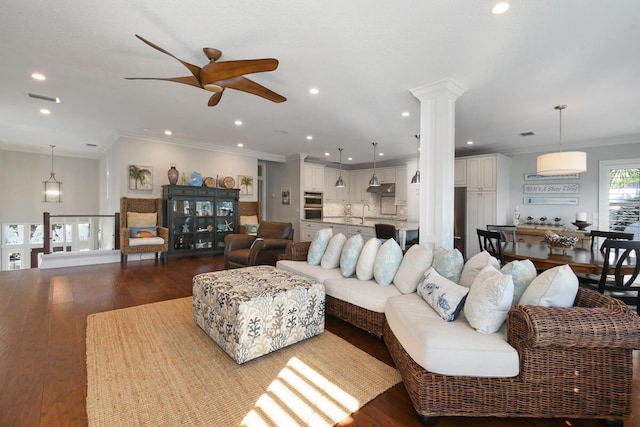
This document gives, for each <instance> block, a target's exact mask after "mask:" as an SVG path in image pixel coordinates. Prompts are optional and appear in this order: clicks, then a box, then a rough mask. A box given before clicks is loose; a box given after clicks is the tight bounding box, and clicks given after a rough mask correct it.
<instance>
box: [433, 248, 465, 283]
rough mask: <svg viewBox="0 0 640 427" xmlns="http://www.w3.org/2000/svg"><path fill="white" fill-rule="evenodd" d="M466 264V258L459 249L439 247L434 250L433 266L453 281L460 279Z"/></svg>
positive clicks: (456, 281)
mask: <svg viewBox="0 0 640 427" xmlns="http://www.w3.org/2000/svg"><path fill="white" fill-rule="evenodd" d="M463 265H464V258H463V257H462V254H461V253H460V251H459V250H457V249H451V250H446V249H444V248H438V249H436V250H435V251H433V263H432V264H431V266H432V267H433V268H435V270H436V271H437V272H438V273H439V274H440V275H441V276H444V277H446V278H447V279H449V280H451V281H452V282H453V283H458V282H459V281H460V274H461V273H462V267H463Z"/></svg>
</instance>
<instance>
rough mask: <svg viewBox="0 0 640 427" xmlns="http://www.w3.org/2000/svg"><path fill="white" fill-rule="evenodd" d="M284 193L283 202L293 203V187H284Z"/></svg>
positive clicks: (284, 203) (285, 203) (282, 192)
mask: <svg viewBox="0 0 640 427" xmlns="http://www.w3.org/2000/svg"><path fill="white" fill-rule="evenodd" d="M281 194H282V204H283V205H290V204H291V189H290V188H283V189H282V191H281Z"/></svg>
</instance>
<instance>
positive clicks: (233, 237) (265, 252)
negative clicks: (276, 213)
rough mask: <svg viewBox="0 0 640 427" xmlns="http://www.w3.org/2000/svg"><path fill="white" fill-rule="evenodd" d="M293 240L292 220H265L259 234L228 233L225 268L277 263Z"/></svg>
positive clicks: (261, 224) (225, 247) (225, 244)
mask: <svg viewBox="0 0 640 427" xmlns="http://www.w3.org/2000/svg"><path fill="white" fill-rule="evenodd" d="M292 240H293V225H292V224H291V223H290V222H272V221H263V222H261V223H260V227H259V228H258V234H256V235H250V234H228V235H227V236H226V237H225V238H224V268H225V269H230V268H239V267H247V266H250V265H274V266H275V265H276V262H277V261H278V257H279V256H280V255H281V254H284V252H285V248H286V247H287V243H289V242H291V241H292Z"/></svg>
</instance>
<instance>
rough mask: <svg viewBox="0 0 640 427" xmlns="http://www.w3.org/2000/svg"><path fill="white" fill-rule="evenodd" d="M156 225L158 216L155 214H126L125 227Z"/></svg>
mask: <svg viewBox="0 0 640 427" xmlns="http://www.w3.org/2000/svg"><path fill="white" fill-rule="evenodd" d="M154 225H158V214H157V213H156V212H151V213H142V212H127V226H128V227H129V228H131V227H153V226H154Z"/></svg>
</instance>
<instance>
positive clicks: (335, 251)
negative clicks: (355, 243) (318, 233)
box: [320, 233, 347, 270]
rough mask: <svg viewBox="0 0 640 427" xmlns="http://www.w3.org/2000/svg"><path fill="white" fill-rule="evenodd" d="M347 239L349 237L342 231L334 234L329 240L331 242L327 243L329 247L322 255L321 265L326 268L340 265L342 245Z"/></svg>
mask: <svg viewBox="0 0 640 427" xmlns="http://www.w3.org/2000/svg"><path fill="white" fill-rule="evenodd" d="M346 241H347V237H346V236H345V235H344V234H342V233H338V234H336V235H335V236H333V237H332V238H331V240H329V244H328V245H327V249H325V251H324V255H322V259H321V260H320V267H322V268H324V269H326V270H330V269H333V268H338V267H340V254H341V253H342V247H343V246H344V242H346Z"/></svg>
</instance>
